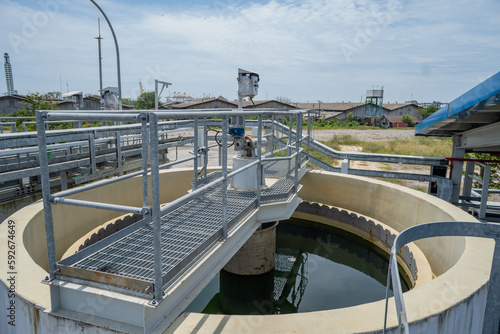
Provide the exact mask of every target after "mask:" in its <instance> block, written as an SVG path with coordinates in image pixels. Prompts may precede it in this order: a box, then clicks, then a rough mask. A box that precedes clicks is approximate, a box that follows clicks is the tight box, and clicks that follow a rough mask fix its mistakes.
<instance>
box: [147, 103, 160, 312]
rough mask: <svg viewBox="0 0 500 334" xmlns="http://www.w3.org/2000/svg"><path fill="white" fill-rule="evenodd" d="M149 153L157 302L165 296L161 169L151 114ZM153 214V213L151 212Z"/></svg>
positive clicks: (155, 295) (155, 126)
mask: <svg viewBox="0 0 500 334" xmlns="http://www.w3.org/2000/svg"><path fill="white" fill-rule="evenodd" d="M149 133H150V138H149V153H150V156H151V190H152V194H153V197H152V211H153V212H152V219H153V249H154V282H155V285H154V298H155V301H156V303H158V302H160V301H161V300H162V298H163V293H162V289H163V277H162V256H161V221H160V218H161V212H160V171H159V159H158V116H157V115H156V114H155V113H150V114H149ZM150 214H151V213H150Z"/></svg>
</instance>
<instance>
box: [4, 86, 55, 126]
mask: <svg viewBox="0 0 500 334" xmlns="http://www.w3.org/2000/svg"><path fill="white" fill-rule="evenodd" d="M51 99H52V96H51V95H49V94H40V93H29V94H28V95H26V101H22V102H21V104H22V105H23V106H24V109H20V110H18V111H14V112H13V113H11V114H9V115H8V116H11V117H33V118H35V110H57V109H59V107H58V105H57V103H56V102H53V101H51ZM26 120H27V119H18V120H16V126H17V129H19V131H22V130H21V129H22V123H23V122H24V121H26ZM27 129H28V131H34V130H35V129H36V127H35V125H28V126H27Z"/></svg>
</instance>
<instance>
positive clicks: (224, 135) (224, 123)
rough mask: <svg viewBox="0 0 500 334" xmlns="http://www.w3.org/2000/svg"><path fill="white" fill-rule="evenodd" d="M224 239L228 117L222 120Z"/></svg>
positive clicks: (223, 231) (225, 234)
mask: <svg viewBox="0 0 500 334" xmlns="http://www.w3.org/2000/svg"><path fill="white" fill-rule="evenodd" d="M222 177H223V178H224V181H223V182H222V237H223V238H224V239H227V232H228V231H227V116H224V117H223V118H222Z"/></svg>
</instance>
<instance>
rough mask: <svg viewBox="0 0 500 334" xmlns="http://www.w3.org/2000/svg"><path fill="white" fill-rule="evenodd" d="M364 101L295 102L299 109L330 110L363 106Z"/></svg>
mask: <svg viewBox="0 0 500 334" xmlns="http://www.w3.org/2000/svg"><path fill="white" fill-rule="evenodd" d="M364 104H365V103H364V102H324V103H323V102H321V103H318V102H316V103H297V104H296V106H297V108H299V109H320V110H332V111H346V110H349V109H353V108H356V107H360V106H363V105H364Z"/></svg>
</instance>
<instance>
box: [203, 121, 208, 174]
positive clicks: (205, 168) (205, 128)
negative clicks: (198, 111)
mask: <svg viewBox="0 0 500 334" xmlns="http://www.w3.org/2000/svg"><path fill="white" fill-rule="evenodd" d="M207 121H208V120H207V118H206V117H204V118H203V146H205V151H204V153H205V154H204V155H205V156H204V159H203V168H204V172H203V176H205V177H206V176H207V169H208V136H207Z"/></svg>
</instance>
